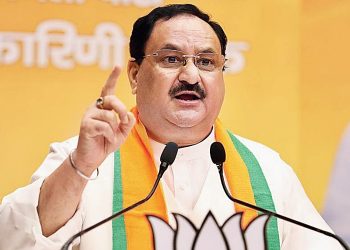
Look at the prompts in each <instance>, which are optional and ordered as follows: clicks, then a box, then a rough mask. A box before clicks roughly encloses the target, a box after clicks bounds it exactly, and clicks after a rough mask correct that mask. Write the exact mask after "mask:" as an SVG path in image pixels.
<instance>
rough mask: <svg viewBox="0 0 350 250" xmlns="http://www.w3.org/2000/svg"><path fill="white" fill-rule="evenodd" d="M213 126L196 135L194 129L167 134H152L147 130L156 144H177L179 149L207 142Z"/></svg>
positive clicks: (184, 129)
mask: <svg viewBox="0 0 350 250" xmlns="http://www.w3.org/2000/svg"><path fill="white" fill-rule="evenodd" d="M212 129H213V126H210V127H209V128H208V129H206V130H203V131H200V132H199V133H194V129H192V128H180V129H177V131H171V132H170V131H169V132H167V133H163V134H160V133H152V131H150V130H149V129H147V128H146V131H147V134H148V136H149V137H150V138H151V139H152V140H155V141H156V142H159V143H162V144H166V143H168V142H170V141H172V142H175V143H176V144H177V145H178V146H179V147H188V146H192V145H195V144H198V143H200V142H202V141H203V140H205V139H206V138H207V137H208V136H209V135H210V133H211V131H212Z"/></svg>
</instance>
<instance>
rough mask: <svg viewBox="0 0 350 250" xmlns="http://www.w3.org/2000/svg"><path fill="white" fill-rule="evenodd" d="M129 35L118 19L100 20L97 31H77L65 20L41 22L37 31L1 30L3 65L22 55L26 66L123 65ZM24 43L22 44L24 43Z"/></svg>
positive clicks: (64, 67) (1, 57) (104, 66)
mask: <svg viewBox="0 0 350 250" xmlns="http://www.w3.org/2000/svg"><path fill="white" fill-rule="evenodd" d="M126 43H127V39H126V38H125V37H124V35H123V32H122V30H121V29H120V27H118V26H117V25H116V24H114V23H108V22H105V23H100V24H98V25H97V26H96V28H95V31H94V35H93V36H88V35H77V32H76V28H75V26H74V25H73V24H72V23H70V22H67V21H64V20H47V21H44V22H42V23H40V24H39V25H38V27H37V29H36V32H35V33H26V32H0V65H1V64H4V65H11V64H14V63H16V62H18V60H19V59H20V55H21V52H22V54H23V59H22V63H23V65H24V66H26V67H33V66H38V67H40V68H45V67H48V66H49V64H50V63H51V64H52V66H54V67H56V68H58V69H73V68H74V67H75V66H76V64H80V65H85V66H87V65H94V64H98V65H99V67H100V68H101V69H110V68H112V67H113V66H114V65H120V66H122V64H123V62H124V48H125V45H126ZM21 45H22V46H21Z"/></svg>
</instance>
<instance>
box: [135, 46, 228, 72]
mask: <svg viewBox="0 0 350 250" xmlns="http://www.w3.org/2000/svg"><path fill="white" fill-rule="evenodd" d="M147 57H152V58H154V59H155V62H156V64H157V65H159V67H161V68H165V69H179V68H180V67H181V66H186V64H187V60H188V59H189V58H193V60H194V65H196V67H197V68H198V69H199V70H202V71H215V70H223V69H224V64H225V57H224V56H223V55H221V54H217V53H198V54H196V55H186V54H185V53H184V52H182V51H179V50H172V49H162V50H157V51H156V52H154V53H152V54H149V55H145V56H143V58H147ZM134 61H136V60H134Z"/></svg>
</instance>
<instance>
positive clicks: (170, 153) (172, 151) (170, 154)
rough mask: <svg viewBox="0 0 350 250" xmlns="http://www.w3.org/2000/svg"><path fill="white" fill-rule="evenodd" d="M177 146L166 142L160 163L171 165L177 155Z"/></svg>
mask: <svg viewBox="0 0 350 250" xmlns="http://www.w3.org/2000/svg"><path fill="white" fill-rule="evenodd" d="M177 150H178V146H177V144H176V143H175V142H168V143H167V144H166V146H165V148H164V150H163V152H162V155H161V156H160V162H166V163H167V164H168V165H171V164H173V162H174V161H175V158H176V155H177Z"/></svg>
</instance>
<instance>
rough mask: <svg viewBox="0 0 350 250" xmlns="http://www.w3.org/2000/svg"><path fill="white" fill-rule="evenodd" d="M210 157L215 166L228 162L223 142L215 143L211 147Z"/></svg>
mask: <svg viewBox="0 0 350 250" xmlns="http://www.w3.org/2000/svg"><path fill="white" fill-rule="evenodd" d="M210 157H211V160H212V162H213V163H214V164H216V165H220V164H222V163H224V162H225V160H226V153H225V149H224V146H223V145H222V144H221V142H218V141H216V142H213V143H212V144H211V146H210Z"/></svg>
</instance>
